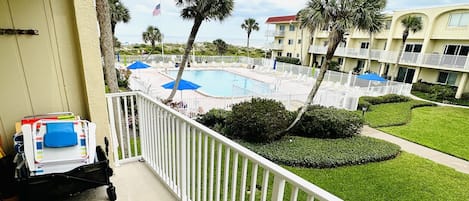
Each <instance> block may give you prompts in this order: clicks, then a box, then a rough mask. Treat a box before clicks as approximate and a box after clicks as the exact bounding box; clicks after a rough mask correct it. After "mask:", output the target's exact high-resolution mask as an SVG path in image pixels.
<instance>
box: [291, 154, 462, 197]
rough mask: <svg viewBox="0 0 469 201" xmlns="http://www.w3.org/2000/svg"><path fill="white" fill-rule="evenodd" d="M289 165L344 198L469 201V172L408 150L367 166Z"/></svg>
mask: <svg viewBox="0 0 469 201" xmlns="http://www.w3.org/2000/svg"><path fill="white" fill-rule="evenodd" d="M285 168H286V169H288V170H290V171H292V172H294V173H296V174H298V175H299V176H301V177H303V178H305V179H306V180H309V181H311V182H312V183H314V184H316V185H318V186H320V187H322V188H324V189H325V190H327V191H329V192H331V193H333V194H335V195H337V196H339V197H340V198H342V199H344V200H357V201H361V200H400V201H403V200H446V201H448V200H469V191H468V190H467V187H468V186H469V175H467V174H464V173H460V172H456V171H455V170H453V169H450V168H448V167H446V166H443V165H439V164H436V163H434V162H432V161H429V160H426V159H423V158H420V157H418V156H415V155H412V154H409V153H405V152H404V153H402V154H401V155H400V156H398V157H397V158H396V159H393V160H389V161H384V162H378V163H368V164H366V165H358V166H346V167H339V168H332V169H311V168H295V167H285Z"/></svg>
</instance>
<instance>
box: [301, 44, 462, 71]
mask: <svg viewBox="0 0 469 201" xmlns="http://www.w3.org/2000/svg"><path fill="white" fill-rule="evenodd" d="M326 51H327V46H326V47H325V46H315V45H312V46H311V47H310V48H309V52H310V53H314V54H326ZM334 55H335V56H340V57H352V58H359V59H367V58H368V50H367V49H360V48H343V47H338V48H337V50H336V52H335V54H334ZM397 55H398V52H397V51H384V50H371V54H370V56H371V59H373V60H377V61H380V62H387V63H394V62H396V60H397ZM467 58H468V56H461V55H444V54H434V53H433V54H425V53H415V52H403V53H402V56H401V59H400V63H401V64H407V65H417V66H426V67H430V68H439V67H446V68H455V69H466V70H469V59H467Z"/></svg>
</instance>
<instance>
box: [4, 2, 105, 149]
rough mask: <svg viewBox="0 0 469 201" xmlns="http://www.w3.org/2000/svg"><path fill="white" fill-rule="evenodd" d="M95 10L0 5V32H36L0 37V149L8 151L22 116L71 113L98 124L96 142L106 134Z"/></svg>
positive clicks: (84, 5)
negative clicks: (30, 30)
mask: <svg viewBox="0 0 469 201" xmlns="http://www.w3.org/2000/svg"><path fill="white" fill-rule="evenodd" d="M94 9H95V8H94V5H93V2H92V1H81V0H75V1H61V0H44V1H30V0H2V1H0V27H1V28H25V29H37V30H38V31H39V35H35V36H30V35H3V36H0V44H2V45H1V46H0V64H1V69H0V92H1V93H2V97H3V98H2V102H1V104H0V125H2V126H0V136H1V137H2V139H3V140H4V141H5V142H4V145H3V146H5V147H7V148H11V145H12V142H11V136H12V135H13V134H14V130H15V129H14V123H15V122H17V121H19V120H21V118H22V117H23V116H27V115H37V114H43V113H49V112H60V111H72V112H74V113H75V114H77V115H80V116H83V117H85V118H88V119H91V120H92V121H95V122H97V123H98V133H100V135H98V143H100V142H102V140H101V139H100V138H101V137H102V136H104V135H107V134H108V133H109V132H108V131H109V128H108V122H107V110H106V105H105V99H104V83H103V76H102V69H101V65H100V62H101V60H100V52H99V43H97V42H98V40H97V37H98V32H97V23H96V12H95V10H94ZM79 15H88V16H92V18H87V19H83V18H82V19H79V18H78V17H77V16H79ZM82 20H87V22H82ZM77 24H78V25H77ZM80 24H82V25H83V26H79V25H80ZM86 24H87V25H86ZM85 35H86V38H83V37H82V36H85ZM80 37H81V38H80ZM85 41H87V42H85ZM86 43H92V44H88V45H87V44H86ZM93 77H98V78H99V79H93V80H90V78H93ZM97 113H99V114H97ZM10 150H11V149H10Z"/></svg>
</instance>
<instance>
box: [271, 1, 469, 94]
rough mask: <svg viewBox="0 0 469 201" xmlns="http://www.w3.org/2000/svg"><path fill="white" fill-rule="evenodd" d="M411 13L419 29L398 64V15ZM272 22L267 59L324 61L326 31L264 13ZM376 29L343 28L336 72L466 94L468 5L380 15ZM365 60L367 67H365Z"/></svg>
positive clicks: (292, 18)
mask: <svg viewBox="0 0 469 201" xmlns="http://www.w3.org/2000/svg"><path fill="white" fill-rule="evenodd" d="M408 16H416V17H419V18H421V20H422V25H423V26H422V29H421V30H420V31H417V32H415V33H413V32H412V31H410V34H409V37H408V38H407V40H406V42H405V44H404V48H403V51H402V55H401V57H400V60H399V65H398V66H397V67H395V65H394V64H395V63H396V62H397V59H398V54H399V49H400V48H401V45H402V33H403V31H404V27H403V26H402V23H401V21H402V19H404V18H406V17H408ZM266 23H267V24H268V25H269V26H272V25H273V26H274V30H273V31H268V32H267V36H268V37H273V41H272V42H270V43H269V44H268V48H269V49H271V50H272V55H273V57H276V56H284V57H295V58H298V59H300V61H301V63H302V64H303V65H309V66H313V65H317V66H320V65H322V64H323V63H324V61H325V54H326V51H327V42H328V30H327V28H326V29H316V30H309V29H307V28H303V29H302V28H301V27H300V26H299V22H298V20H297V19H296V15H289V16H275V17H269V18H268V19H267V21H266ZM384 24H385V26H384V27H383V29H382V30H381V32H379V33H376V34H372V35H371V36H370V34H369V33H368V32H363V31H359V30H349V32H348V33H346V35H345V39H344V41H343V42H342V43H341V44H340V45H339V47H338V48H337V50H336V52H335V54H334V58H333V61H335V62H334V63H335V64H336V65H337V68H338V70H340V71H344V72H349V71H353V72H355V73H364V72H374V73H377V74H379V75H381V76H383V77H386V78H388V79H390V80H396V81H400V82H406V83H415V82H418V81H423V82H428V83H434V84H443V85H450V86H455V87H457V93H456V98H459V97H461V94H463V93H468V92H469V82H468V74H469V59H468V53H469V4H459V5H448V6H438V7H429V8H420V9H409V10H399V11H394V12H392V13H386V18H385V23H384ZM367 59H370V60H371V62H370V65H369V66H367V62H366V61H367Z"/></svg>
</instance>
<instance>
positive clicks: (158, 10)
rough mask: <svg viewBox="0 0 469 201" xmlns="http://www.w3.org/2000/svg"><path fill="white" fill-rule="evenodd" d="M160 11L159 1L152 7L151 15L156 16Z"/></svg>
mask: <svg viewBox="0 0 469 201" xmlns="http://www.w3.org/2000/svg"><path fill="white" fill-rule="evenodd" d="M160 13H161V3H158V4H157V5H156V6H155V9H153V16H157V15H159V14H160Z"/></svg>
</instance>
